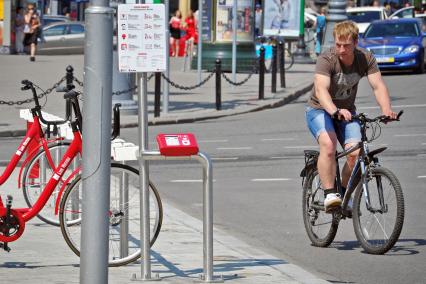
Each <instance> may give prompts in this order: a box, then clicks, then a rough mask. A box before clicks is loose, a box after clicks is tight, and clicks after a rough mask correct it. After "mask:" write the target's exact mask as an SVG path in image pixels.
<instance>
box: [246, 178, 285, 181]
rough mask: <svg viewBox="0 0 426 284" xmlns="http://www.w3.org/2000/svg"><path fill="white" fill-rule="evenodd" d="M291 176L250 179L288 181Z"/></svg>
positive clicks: (255, 179)
mask: <svg viewBox="0 0 426 284" xmlns="http://www.w3.org/2000/svg"><path fill="white" fill-rule="evenodd" d="M288 180H291V178H254V179H252V180H251V181H288Z"/></svg>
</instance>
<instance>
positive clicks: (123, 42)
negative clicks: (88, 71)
mask: <svg viewBox="0 0 426 284" xmlns="http://www.w3.org/2000/svg"><path fill="white" fill-rule="evenodd" d="M117 17H118V21H117V22H118V29H117V31H118V34H117V37H118V45H117V50H118V68H119V71H120V72H162V71H165V70H166V59H167V57H166V56H167V52H166V40H167V39H166V26H165V7H164V4H121V5H118V15H117Z"/></svg>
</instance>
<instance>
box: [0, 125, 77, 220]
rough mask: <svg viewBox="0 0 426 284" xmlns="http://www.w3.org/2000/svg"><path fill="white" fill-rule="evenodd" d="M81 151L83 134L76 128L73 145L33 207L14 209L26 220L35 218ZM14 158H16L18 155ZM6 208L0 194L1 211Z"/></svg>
mask: <svg viewBox="0 0 426 284" xmlns="http://www.w3.org/2000/svg"><path fill="white" fill-rule="evenodd" d="M30 134H31V130H30V131H29V134H28V136H29V135H30ZM26 138H27V137H26ZM26 141H29V140H28V139H24V142H23V143H22V144H23V145H22V147H20V148H19V149H18V151H21V148H22V152H23V151H25V146H26V145H27V144H28V142H26ZM47 153H48V152H47ZM81 153H82V139H81V135H80V132H79V131H78V130H77V129H74V139H73V140H72V142H71V145H70V146H69V148H68V149H67V151H66V152H65V154H64V156H63V158H62V159H61V161H60V162H59V165H58V167H57V168H56V169H54V174H53V175H52V176H51V177H50V179H49V181H48V183H47V185H46V187H45V188H44V189H43V191H42V193H41V195H40V197H39V198H38V199H37V201H36V202H35V204H34V206H33V207H31V208H15V209H14V210H15V211H17V212H19V213H21V214H22V218H23V220H24V221H25V222H27V221H29V220H31V219H32V218H34V217H35V216H36V215H37V214H38V213H39V212H40V211H41V210H42V209H43V207H44V205H45V204H46V202H47V201H48V199H49V198H50V196H51V195H52V193H53V191H54V190H55V188H56V186H57V185H58V183H59V181H60V180H61V178H62V176H63V175H64V173H65V171H66V170H67V168H68V166H69V165H70V163H71V161H72V160H73V159H74V157H75V156H76V155H77V154H81ZM14 158H15V159H16V157H14ZM4 208H5V206H4V204H3V201H2V198H1V196H0V211H1V210H2V209H4Z"/></svg>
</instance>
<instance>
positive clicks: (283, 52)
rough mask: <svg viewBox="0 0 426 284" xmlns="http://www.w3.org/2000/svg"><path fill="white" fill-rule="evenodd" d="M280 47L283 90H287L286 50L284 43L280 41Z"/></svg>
mask: <svg viewBox="0 0 426 284" xmlns="http://www.w3.org/2000/svg"><path fill="white" fill-rule="evenodd" d="M278 47H279V49H278V50H279V55H280V56H279V58H280V60H279V62H280V81H281V88H285V68H284V65H285V48H284V42H283V41H282V40H280V42H279V43H278Z"/></svg>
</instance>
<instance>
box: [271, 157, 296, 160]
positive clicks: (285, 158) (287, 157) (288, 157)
mask: <svg viewBox="0 0 426 284" xmlns="http://www.w3.org/2000/svg"><path fill="white" fill-rule="evenodd" d="M291 158H294V157H290V156H281V157H279V156H277V157H270V158H269V159H271V160H272V159H291Z"/></svg>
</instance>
